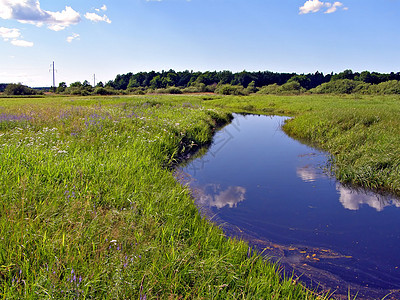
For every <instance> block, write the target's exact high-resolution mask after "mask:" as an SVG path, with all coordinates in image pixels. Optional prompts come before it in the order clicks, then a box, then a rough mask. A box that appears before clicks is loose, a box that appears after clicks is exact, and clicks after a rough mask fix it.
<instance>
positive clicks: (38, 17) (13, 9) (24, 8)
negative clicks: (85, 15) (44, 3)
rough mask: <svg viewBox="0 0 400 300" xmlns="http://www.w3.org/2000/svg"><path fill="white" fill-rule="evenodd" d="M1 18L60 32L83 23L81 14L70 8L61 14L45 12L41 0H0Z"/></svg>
mask: <svg viewBox="0 0 400 300" xmlns="http://www.w3.org/2000/svg"><path fill="white" fill-rule="evenodd" d="M0 18H2V19H5V20H10V19H14V20H17V21H19V22H21V23H29V24H34V25H36V26H42V25H43V24H46V25H47V26H48V27H49V29H51V30H55V31H59V30H63V29H65V28H66V27H68V26H70V25H73V24H77V23H79V22H80V21H81V17H80V14H79V13H78V12H76V11H75V10H73V9H72V8H71V7H70V6H66V7H65V9H64V10H62V11H61V12H57V11H56V12H52V11H47V10H43V9H42V8H41V7H40V2H39V0H0Z"/></svg>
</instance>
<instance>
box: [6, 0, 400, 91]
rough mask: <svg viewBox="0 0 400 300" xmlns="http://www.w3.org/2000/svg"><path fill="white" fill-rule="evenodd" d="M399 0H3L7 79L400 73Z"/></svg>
mask: <svg viewBox="0 0 400 300" xmlns="http://www.w3.org/2000/svg"><path fill="white" fill-rule="evenodd" d="M399 28H400V0H379V1H378V0H342V1H340V2H336V1H322V0H190V1H189V0H160V1H155V0H154V1H146V0H129V1H128V0H85V1H81V0H70V1H64V0H57V1H54V0H0V57H1V60H0V83H1V82H22V83H23V84H26V85H29V86H50V85H51V83H52V74H51V72H49V70H50V65H51V63H52V62H53V61H54V62H55V66H56V69H57V73H56V84H57V85H58V83H59V82H62V81H64V82H67V84H70V83H71V82H74V81H78V80H79V81H84V80H88V81H90V82H93V74H96V81H97V82H98V81H100V80H101V81H103V82H107V81H108V80H110V79H114V78H115V76H116V75H117V74H124V73H128V72H133V73H136V72H140V71H151V70H155V71H161V70H169V69H174V70H176V71H183V70H194V71H207V70H211V71H214V70H231V71H233V72H237V71H242V70H247V71H265V70H269V71H274V72H297V73H310V72H315V71H320V72H324V73H330V72H340V71H343V70H345V69H352V70H353V71H363V70H369V71H377V72H385V73H386V72H391V71H393V72H399V71H400V56H399V49H400V30H399Z"/></svg>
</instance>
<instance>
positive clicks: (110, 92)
mask: <svg viewBox="0 0 400 300" xmlns="http://www.w3.org/2000/svg"><path fill="white" fill-rule="evenodd" d="M93 94H94V95H103V96H104V95H116V94H118V91H116V90H114V89H113V88H105V87H101V86H96V88H95V89H94V91H93Z"/></svg>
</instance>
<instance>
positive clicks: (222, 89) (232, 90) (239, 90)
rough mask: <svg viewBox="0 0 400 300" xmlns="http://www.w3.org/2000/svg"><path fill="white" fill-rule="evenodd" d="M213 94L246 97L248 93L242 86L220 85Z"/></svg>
mask: <svg viewBox="0 0 400 300" xmlns="http://www.w3.org/2000/svg"><path fill="white" fill-rule="evenodd" d="M215 93H217V94H221V95H248V94H249V92H248V91H247V90H246V89H245V88H244V87H243V86H242V85H231V84H222V85H220V86H217V88H216V89H215Z"/></svg>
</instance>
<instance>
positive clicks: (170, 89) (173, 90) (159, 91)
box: [155, 86, 182, 94]
mask: <svg viewBox="0 0 400 300" xmlns="http://www.w3.org/2000/svg"><path fill="white" fill-rule="evenodd" d="M155 93H157V94H182V91H181V89H180V88H177V87H174V86H173V87H168V88H165V89H156V90H155Z"/></svg>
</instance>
